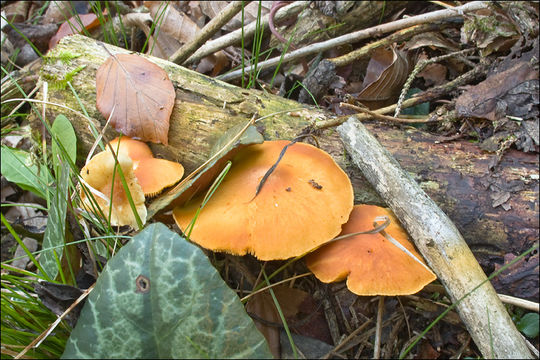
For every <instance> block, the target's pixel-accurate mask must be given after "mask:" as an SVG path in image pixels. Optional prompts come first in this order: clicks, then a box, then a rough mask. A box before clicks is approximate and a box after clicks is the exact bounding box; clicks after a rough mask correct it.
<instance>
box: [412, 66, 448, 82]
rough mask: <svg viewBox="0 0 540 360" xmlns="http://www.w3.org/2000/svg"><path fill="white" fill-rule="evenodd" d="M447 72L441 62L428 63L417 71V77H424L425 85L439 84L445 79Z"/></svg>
mask: <svg viewBox="0 0 540 360" xmlns="http://www.w3.org/2000/svg"><path fill="white" fill-rule="evenodd" d="M447 72H448V69H447V68H446V66H444V65H442V64H437V63H435V64H428V65H427V66H426V67H425V69H424V70H422V71H420V72H419V73H418V77H421V78H424V80H425V83H426V86H431V85H441V84H443V83H444V82H445V81H446V73H447Z"/></svg>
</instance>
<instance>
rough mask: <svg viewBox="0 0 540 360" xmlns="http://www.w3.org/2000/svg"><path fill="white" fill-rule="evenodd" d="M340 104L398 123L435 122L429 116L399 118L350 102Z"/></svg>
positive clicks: (376, 117)
mask: <svg viewBox="0 0 540 360" xmlns="http://www.w3.org/2000/svg"><path fill="white" fill-rule="evenodd" d="M339 105H340V106H343V107H347V108H349V109H353V110H356V111H358V112H361V113H364V114H367V115H369V116H370V117H374V118H375V119H379V120H384V121H390V122H398V123H428V122H433V120H431V119H429V118H428V119H403V118H397V117H393V116H387V115H382V114H379V113H378V112H375V111H371V110H369V109H367V108H363V107H360V106H356V105H352V104H348V103H340V104H339ZM349 116H351V115H347V117H349Z"/></svg>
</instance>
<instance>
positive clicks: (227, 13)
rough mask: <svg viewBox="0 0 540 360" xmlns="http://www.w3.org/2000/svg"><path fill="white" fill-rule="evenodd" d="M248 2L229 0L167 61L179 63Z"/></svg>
mask: <svg viewBox="0 0 540 360" xmlns="http://www.w3.org/2000/svg"><path fill="white" fill-rule="evenodd" d="M250 2H251V1H231V2H230V3H229V5H227V7H225V9H223V11H222V12H221V13H219V14H218V15H217V16H216V17H214V18H213V19H212V20H210V22H209V23H208V24H206V25H205V26H204V27H203V28H202V29H201V31H199V32H198V33H197V35H196V36H195V38H194V39H193V40H191V41H190V42H188V43H186V44H184V46H182V47H181V48H180V49H178V50H177V51H176V52H175V53H174V54H173V55H171V57H170V58H169V61H172V62H173V63H175V64H179V65H181V64H182V63H183V62H184V61H186V60H187V58H188V57H189V56H190V55H191V54H193V52H194V51H195V50H197V49H198V48H200V47H201V45H202V44H204V43H205V42H206V40H208V39H210V38H211V37H212V35H214V34H215V33H216V32H217V31H218V30H220V29H221V28H222V27H223V25H225V24H227V23H228V22H229V20H231V19H232V18H233V17H234V16H235V15H236V14H238V13H239V12H240V11H241V10H242V6H245V5H247V4H249V3H250ZM242 3H243V4H242Z"/></svg>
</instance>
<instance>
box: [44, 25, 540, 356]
mask: <svg viewBox="0 0 540 360" xmlns="http://www.w3.org/2000/svg"><path fill="white" fill-rule="evenodd" d="M104 46H106V47H107V49H109V51H110V52H111V53H113V54H116V53H128V51H127V50H125V49H120V48H117V47H114V46H111V45H104ZM72 56H75V57H74V58H73V59H72V60H71V61H70V62H69V63H67V64H66V63H64V62H63V61H62V59H65V58H66V57H72ZM108 56H109V55H108V53H107V51H106V50H105V49H104V48H103V46H101V45H100V44H99V43H98V42H97V41H95V40H93V39H89V38H86V37H84V36H80V35H74V36H68V37H66V38H64V39H63V40H62V41H61V42H60V44H58V45H57V47H56V48H55V49H53V50H52V51H51V52H49V53H48V54H47V56H46V57H45V60H44V62H43V66H42V68H41V78H42V80H43V81H48V82H49V92H48V93H49V95H48V100H49V101H50V102H53V103H60V104H63V105H66V106H68V107H70V108H72V109H74V110H77V111H81V106H80V105H79V100H78V99H80V103H81V104H82V105H83V107H84V109H85V110H86V111H87V113H88V116H89V118H90V120H87V119H86V118H84V117H82V116H79V115H77V114H75V113H74V112H71V111H68V110H66V109H63V108H60V107H57V106H53V105H48V107H47V119H49V120H50V121H52V119H54V118H55V117H56V116H57V115H58V114H61V113H62V114H65V115H66V116H67V117H68V118H69V119H70V120H71V122H72V124H73V126H74V128H75V131H76V133H77V137H78V156H79V158H78V159H79V165H82V162H83V161H84V158H85V157H86V155H87V153H88V151H89V149H90V147H91V146H92V144H93V143H94V141H95V139H94V136H93V135H92V133H91V131H90V129H89V124H88V122H89V121H91V122H92V123H93V124H94V125H95V126H96V127H97V128H98V129H102V128H103V126H104V124H105V122H106V119H104V118H103V116H102V115H101V114H100V113H99V112H98V111H97V109H96V92H95V75H96V71H97V69H98V68H99V66H100V65H101V64H102V63H103V62H104V61H105V59H106V58H107V57H108ZM141 56H144V57H146V58H148V59H149V60H150V61H153V62H154V63H156V64H157V65H158V66H160V67H162V68H163V69H164V70H165V71H166V72H167V73H168V74H169V77H170V79H171V80H172V82H173V84H174V86H175V90H176V103H175V107H174V109H173V113H172V116H171V119H170V129H169V145H168V146H165V145H162V144H150V146H151V148H152V151H153V152H154V154H155V155H156V156H157V157H163V158H166V159H169V160H174V161H179V162H181V163H182V164H183V165H184V167H185V169H186V174H189V173H190V172H191V171H193V170H194V169H195V168H197V167H198V166H199V165H200V164H202V163H203V162H204V161H205V160H206V159H207V158H208V157H209V155H210V151H211V147H212V145H213V143H214V141H215V140H216V139H218V138H219V137H220V135H221V134H222V133H223V132H224V131H225V130H227V129H229V128H231V127H233V126H236V125H238V124H245V123H246V122H247V121H249V119H251V117H252V116H253V114H257V116H258V117H263V116H266V115H270V114H272V113H275V112H280V111H288V112H282V113H279V114H277V115H274V116H270V117H267V118H265V119H263V120H261V121H259V122H257V128H258V130H259V131H260V132H261V133H262V134H263V136H264V138H265V139H267V140H273V139H293V138H294V137H296V136H297V135H299V134H300V133H303V132H306V131H310V129H311V128H312V126H313V125H316V124H317V123H319V122H322V121H328V120H329V119H331V118H332V117H334V116H333V115H332V114H330V113H327V112H325V111H323V110H320V109H316V108H314V107H311V106H307V105H305V104H299V103H297V102H295V101H291V100H287V99H283V98H281V97H278V96H274V95H272V94H269V93H267V92H262V91H258V90H246V89H241V88H238V87H235V86H232V85H229V84H227V83H223V82H221V81H217V80H215V79H212V78H208V77H206V76H204V75H201V74H199V73H196V72H193V71H191V70H188V69H185V68H183V67H181V66H177V65H175V64H173V63H170V62H168V61H166V60H163V59H158V58H154V57H150V56H145V55H141ZM81 67H83V68H82V70H81ZM76 69H79V70H78V71H75V70H76ZM68 74H71V75H72V80H71V84H72V86H73V88H74V89H75V92H76V93H77V97H76V96H75V95H74V94H73V92H72V91H71V89H70V88H69V87H67V88H66V87H64V88H62V86H61V85H62V80H63V79H65V78H66V76H67V75H68ZM39 96H42V95H39ZM39 96H38V98H40V97H39ZM298 109H301V111H298ZM34 122H36V123H37V122H38V120H37V119H34ZM366 127H367V128H368V130H370V131H371V132H372V133H374V134H375V135H376V136H377V137H378V139H379V141H380V142H381V143H382V145H383V146H385V147H386V148H387V149H389V151H390V152H391V154H392V155H393V156H394V157H395V158H396V159H397V160H398V161H399V162H400V163H401V166H402V167H403V168H404V169H405V170H406V171H407V172H409V173H411V174H412V176H413V177H414V179H415V180H416V181H417V182H418V183H419V184H420V186H421V187H422V188H423V189H425V191H426V192H427V194H428V195H429V196H431V197H432V198H433V199H434V200H435V202H436V203H437V204H438V205H439V206H440V208H441V209H442V210H443V211H444V212H445V213H446V214H448V216H449V217H450V219H451V220H452V221H453V222H454V223H455V224H456V226H457V228H458V230H460V231H461V232H462V234H463V236H464V238H465V240H466V241H467V243H468V244H469V245H470V246H471V247H472V248H473V251H474V252H475V255H476V256H477V257H478V258H479V259H480V261H481V262H482V263H483V265H486V266H485V268H486V271H487V272H491V271H492V270H493V260H497V261H498V262H500V263H502V261H503V256H504V255H505V254H507V253H515V254H518V253H519V252H522V251H523V250H525V249H527V248H529V247H530V246H531V245H532V244H533V243H534V242H535V241H536V239H537V238H538V233H539V231H538V228H539V225H538V199H537V197H536V194H537V193H538V178H537V174H538V172H537V169H538V157H537V156H536V155H531V154H524V153H521V152H518V151H513V150H511V151H509V152H508V153H507V154H506V155H505V157H504V158H503V160H502V162H501V164H500V165H499V166H498V167H497V168H496V171H494V172H489V171H488V164H489V162H490V160H491V158H492V156H494V155H490V154H487V153H484V152H482V151H480V150H479V149H478V148H477V147H476V145H475V144H470V143H468V142H464V141H459V142H453V143H437V140H438V138H437V137H435V136H432V135H429V134H426V133H424V132H421V131H418V130H416V129H414V128H397V127H391V126H388V125H385V124H377V123H375V124H369V123H367V124H366ZM33 128H34V129H39V128H40V127H39V126H37V127H36V126H33ZM312 133H313V135H314V136H315V137H316V139H317V140H318V142H319V144H320V146H321V148H322V149H324V150H326V151H327V152H329V153H330V154H331V155H332V156H333V157H334V159H335V160H336V161H337V162H338V164H339V165H340V166H341V167H342V168H343V169H345V171H346V172H347V173H348V174H349V176H350V178H351V181H352V183H353V187H354V190H355V202H356V203H372V204H379V205H384V204H385V203H389V199H381V197H380V196H379V195H378V194H377V191H375V189H374V188H373V187H372V186H371V185H370V184H369V182H368V181H366V179H365V178H364V177H363V175H362V173H361V172H360V171H359V170H358V168H357V167H356V165H354V163H352V162H351V161H350V160H349V158H348V157H347V156H346V155H345V150H344V147H343V143H342V142H341V140H340V138H339V135H338V134H337V133H336V131H335V129H324V130H317V131H314V132H312ZM105 136H106V139H108V140H111V139H113V138H114V137H116V136H118V133H117V132H116V131H115V130H114V129H111V128H108V129H107V130H106V131H105ZM308 139H309V138H308ZM363 156H365V157H370V156H372V155H370V153H367V154H364V155H363ZM379 165H380V166H381V167H383V166H384V165H385V164H384V163H381V164H379ZM505 192H506V193H508V194H506V193H505ZM501 193H502V194H501ZM506 197H507V199H506V200H505V198H506ZM505 208H506V209H508V210H505ZM398 216H399V215H398ZM465 248H466V249H467V251H468V248H467V247H465ZM420 250H421V251H422V249H420ZM537 258H538V257H536V261H538V259H537ZM435 271H436V270H435ZM531 277H532V279H533V281H531ZM535 279H536V280H535ZM537 279H538V274H537V271H536V273H532V274H530V276H528V277H526V278H525V279H522V280H523V281H527V284H529V282H530V283H531V286H530V287H531V289H532V290H531V291H532V293H534V291H536V297H537V296H538V287H537V285H535V284H536V283H537V281H538V280H537ZM517 288H519V287H517ZM517 288H516V289H517ZM520 289H521V288H520ZM507 290H509V291H507V293H508V294H509V295H513V296H518V297H520V296H522V295H523V294H517V293H515V292H513V289H507ZM515 291H517V290H515ZM520 291H521V290H520ZM522 297H523V296H522ZM524 297H533V298H534V294H531V295H530V296H524ZM482 315H485V309H484V310H483V313H482ZM494 334H495V333H494ZM485 355H486V356H488V355H487V354H485Z"/></svg>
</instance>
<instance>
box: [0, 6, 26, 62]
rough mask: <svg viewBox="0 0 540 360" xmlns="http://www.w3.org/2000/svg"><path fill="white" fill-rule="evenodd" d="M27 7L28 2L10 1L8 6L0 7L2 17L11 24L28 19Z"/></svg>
mask: <svg viewBox="0 0 540 360" xmlns="http://www.w3.org/2000/svg"><path fill="white" fill-rule="evenodd" d="M2 5H4V4H2ZM29 7H30V1H13V2H11V1H10V3H9V4H7V5H5V7H2V10H3V12H4V14H2V15H3V16H5V18H6V19H7V20H8V21H9V22H11V23H19V22H24V21H25V20H26V19H27V18H28V8H29ZM2 55H3V54H2Z"/></svg>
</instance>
